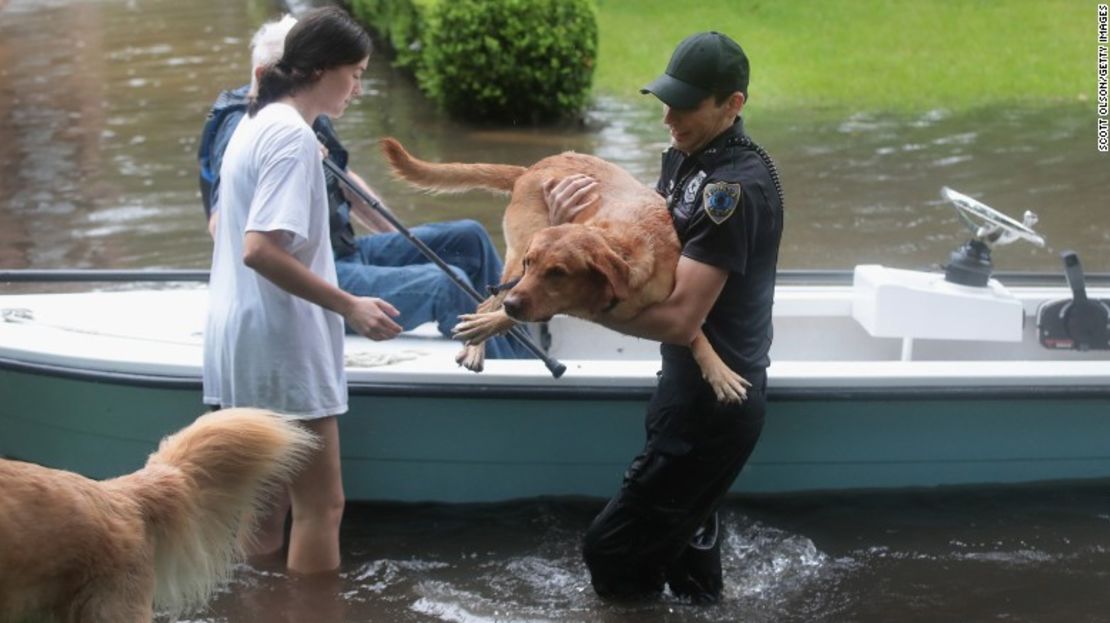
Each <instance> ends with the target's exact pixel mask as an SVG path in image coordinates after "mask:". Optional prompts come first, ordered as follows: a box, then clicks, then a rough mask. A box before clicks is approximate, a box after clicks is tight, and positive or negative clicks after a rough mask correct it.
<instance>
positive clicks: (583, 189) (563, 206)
mask: <svg viewBox="0 0 1110 623" xmlns="http://www.w3.org/2000/svg"><path fill="white" fill-rule="evenodd" d="M599 198H600V196H599V195H598V194H597V180H595V179H594V178H592V177H590V176H589V175H584V174H582V173H575V174H574V175H568V176H566V177H564V178H562V179H560V180H555V179H549V180H547V181H546V182H544V183H543V199H544V201H545V202H546V203H547V216H548V219H549V220H550V222H551V224H552V225H561V224H563V223H569V222H571V221H572V220H574V217H575V216H577V215H578V213H579V212H581V211H582V210H585V209H586V208H587V207H589V206H590V205H591V204H593V203H595V202H596V201H597V200H598V199H599Z"/></svg>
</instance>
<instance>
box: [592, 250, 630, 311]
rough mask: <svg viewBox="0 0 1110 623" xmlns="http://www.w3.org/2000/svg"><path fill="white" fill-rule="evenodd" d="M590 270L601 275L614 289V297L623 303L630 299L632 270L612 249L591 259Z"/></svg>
mask: <svg viewBox="0 0 1110 623" xmlns="http://www.w3.org/2000/svg"><path fill="white" fill-rule="evenodd" d="M589 264H590V268H592V269H594V270H596V271H597V272H599V273H601V275H602V276H603V277H605V279H606V280H607V281H608V282H609V287H610V288H612V289H613V296H614V297H615V298H616V299H617V300H621V301H623V300H624V299H626V298H628V288H629V284H628V276H629V273H630V272H631V270H632V268H631V267H629V265H628V262H626V261H624V259H622V258H621V257H620V256H619V255H617V254H616V253H614V252H613V251H612V250H611V249H605V250H604V251H602V252H601V253H599V254H597V255H596V256H594V257H593V258H591V259H590V262H589Z"/></svg>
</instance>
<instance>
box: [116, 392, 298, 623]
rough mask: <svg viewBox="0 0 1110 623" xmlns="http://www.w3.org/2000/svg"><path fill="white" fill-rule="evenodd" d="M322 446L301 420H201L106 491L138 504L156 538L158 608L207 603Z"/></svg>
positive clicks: (225, 414)
mask: <svg viewBox="0 0 1110 623" xmlns="http://www.w3.org/2000/svg"><path fill="white" fill-rule="evenodd" d="M318 446H319V440H318V439H317V438H316V436H315V435H313V434H312V433H311V432H309V431H308V430H306V429H305V428H303V427H301V426H299V425H297V424H296V423H295V422H292V421H289V420H284V419H282V418H280V417H278V416H276V415H274V414H273V413H270V412H268V411H262V410H258V409H227V410H224V411H217V412H215V413H209V414H207V415H204V416H201V417H200V418H197V420H196V421H195V422H193V423H192V424H191V425H189V426H188V427H186V428H184V429H182V430H181V431H179V432H177V433H176V434H174V435H172V436H170V437H167V438H165V439H163V440H162V443H161V445H159V447H158V450H157V451H156V452H155V453H154V454H152V455H150V458H149V459H148V460H147V463H146V467H144V468H143V469H141V470H139V471H137V472H135V473H133V474H129V475H127V476H123V477H121V478H117V479H115V480H113V481H110V482H109V483H106V484H107V485H109V486H111V487H113V488H116V489H117V490H119V491H120V492H121V493H124V494H125V495H126V496H127V497H129V498H130V499H132V500H134V501H135V502H136V503H137V504H138V506H139V508H140V511H141V513H140V514H141V515H142V516H143V517H144V518H145V519H146V521H147V525H148V526H149V527H150V533H149V534H150V535H151V537H152V538H153V539H154V552H155V553H154V556H155V560H154V562H155V577H156V580H157V587H156V590H155V597H154V603H155V606H156V607H157V608H159V609H161V610H169V611H171V612H176V613H181V612H184V611H187V610H189V609H192V608H195V607H199V606H201V605H203V604H204V602H205V601H206V600H207V598H208V596H209V595H210V593H211V591H212V589H213V588H214V587H215V586H216V584H218V583H219V582H221V581H223V580H225V579H227V577H228V575H229V574H230V572H231V569H232V565H233V564H234V562H236V561H237V560H239V559H241V558H242V549H241V546H240V543H239V542H238V539H237V535H238V533H239V531H240V529H241V528H242V529H249V528H250V526H244V525H243V524H244V522H245V521H249V520H250V518H252V517H254V516H257V514H258V513H259V512H261V511H262V510H263V508H264V506H265V502H266V500H267V498H268V497H269V495H270V494H271V493H273V492H274V491H275V490H276V489H277V488H278V487H279V486H281V485H282V484H284V483H286V482H288V481H289V480H290V478H292V476H293V475H294V473H295V472H296V471H297V470H298V469H299V468H300V467H301V466H302V465H303V464H304V462H305V461H306V460H307V458H308V456H309V455H310V453H311V452H312V451H313V450H315V449H316V448H317V447H318Z"/></svg>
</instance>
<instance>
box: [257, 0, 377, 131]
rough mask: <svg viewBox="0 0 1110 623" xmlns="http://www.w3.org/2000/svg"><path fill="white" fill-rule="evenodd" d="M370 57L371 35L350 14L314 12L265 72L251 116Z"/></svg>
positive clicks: (323, 9) (326, 9) (329, 10)
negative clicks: (331, 72) (323, 75)
mask: <svg viewBox="0 0 1110 623" xmlns="http://www.w3.org/2000/svg"><path fill="white" fill-rule="evenodd" d="M367 56H370V35H369V34H367V33H366V30H365V29H364V28H363V27H362V26H361V25H360V24H359V23H358V22H356V21H355V20H354V18H352V17H351V16H350V15H348V14H347V12H346V11H344V10H343V9H340V8H339V7H336V6H327V7H321V8H319V9H313V10H311V11H309V12H307V13H305V14H304V15H303V16H302V17H301V18H300V19H298V20H297V25H296V26H293V28H292V29H290V31H289V35H287V36H286V37H285V49H284V51H283V52H282V55H281V60H279V61H278V62H276V63H274V64H273V65H270V66H268V67H266V68H265V69H264V70H263V71H262V75H261V76H260V77H259V79H258V95H257V96H256V97H255V98H254V99H253V100H252V101H251V103H250V105H249V106H248V107H247V113H248V114H249V115H250V116H251V117H253V116H254V115H255V114H256V113H258V111H260V110H262V108H263V107H265V106H266V105H267V104H269V103H271V102H273V101H276V100H278V99H281V98H282V97H285V96H286V95H290V94H292V93H296V92H297V91H300V90H301V89H304V88H305V87H308V86H311V85H312V84H313V83H315V82H316V81H317V80H319V79H320V74H321V73H322V72H324V71H326V70H328V69H332V68H335V67H339V66H342V65H354V64H355V63H358V62H359V61H361V60H362V59H364V58H366V57H367Z"/></svg>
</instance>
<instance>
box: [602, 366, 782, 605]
mask: <svg viewBox="0 0 1110 623" xmlns="http://www.w3.org/2000/svg"><path fill="white" fill-rule="evenodd" d="M745 377H746V378H748V380H749V381H751V382H752V384H753V387H752V388H751V389H749V390H748V398H747V400H745V401H744V402H743V403H742V404H740V405H723V404H720V403H718V402H717V400H716V397H715V396H714V395H713V391H712V389H710V388H709V386H708V385H707V384H706V383H705V381H703V380H702V378H701V374H700V371H699V370H698V369H697V368H696V367H694V368H693V369H691V368H690V366H689V365H674V364H670V365H669V364H668V362H667V361H666V360H664V363H663V373H662V375H661V376H660V379H659V385H658V387H657V388H656V391H655V394H654V395H653V396H652V400H651V403H650V405H649V406H648V413H647V418H646V428H647V443H646V444H645V446H644V449H643V451H642V452H641V453H640V454H639V455H638V456H637V457H636V458H635V459H634V460H633V461H632V464H631V466H629V468H628V470H627V471H626V472H625V475H624V482H623V483H622V485H621V488H620V491H619V492H618V493H617V495H616V497H614V498H613V499H611V500H610V501H609V504H608V505H607V506H606V507H605V509H604V510H602V511H601V513H600V514H599V515H598V516H597V517H596V518H595V519H594V521H593V523H592V524H591V525H590V528H589V529H588V530H587V531H586V537H585V540H584V543H583V555H584V557H585V559H586V566H587V567H588V568H589V570H590V579H591V582H592V583H593V586H594V590H595V591H597V594H598V595H599V596H601V597H603V598H611V599H628V600H635V599H644V598H652V597H656V596H658V595H659V594H660V593H661V591H662V590H663V586H664V584H665V583H666V584H669V585H670V587H671V591H672V592H673V593H675V594H676V595H678V596H681V597H687V598H689V599H691V600H693V601H695V602H713V601H716V600H718V599H719V598H720V595H721V590H722V587H723V584H722V576H721V553H720V547H721V538H722V534H721V530H720V525H719V522H718V521H717V518H716V509H717V507H718V506H719V505H720V503H721V500H722V499H723V498H724V496H725V494H726V493H727V492H728V489H729V487H730V486H732V483H733V481H734V480H735V479H736V476H737V475H738V474H739V473H740V470H741V468H743V466H744V463H745V462H746V461H747V460H748V456H750V455H751V452H752V449H753V448H754V447H755V443H756V441H757V440H758V439H759V434H760V431H761V430H762V428H763V415H764V412H765V410H766V404H767V403H766V376H765V374H764V373H763V371H758V372H757V373H755V374H752V375H750V376H749V375H747V374H746V375H745Z"/></svg>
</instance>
